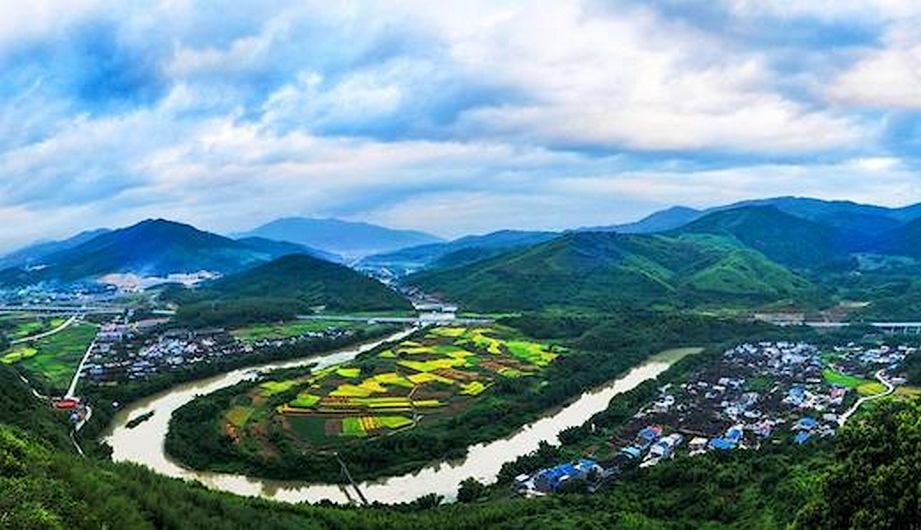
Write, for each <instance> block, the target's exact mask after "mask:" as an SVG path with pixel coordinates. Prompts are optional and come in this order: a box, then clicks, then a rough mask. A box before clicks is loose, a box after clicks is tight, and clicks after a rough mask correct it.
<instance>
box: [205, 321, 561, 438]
mask: <svg viewBox="0 0 921 530" xmlns="http://www.w3.org/2000/svg"><path fill="white" fill-rule="evenodd" d="M562 353H564V350H563V349H562V348H560V347H557V346H549V345H546V344H540V343H535V342H530V341H527V340H524V339H521V338H520V337H517V336H514V335H513V333H512V332H511V330H508V329H504V328H500V327H498V326H496V327H436V328H431V329H429V330H427V331H425V332H421V333H420V334H417V335H415V336H413V340H406V341H403V342H401V343H399V344H397V345H395V346H392V347H391V348H389V349H379V350H376V351H373V352H369V353H367V354H364V355H362V356H361V357H359V358H358V359H356V360H355V361H353V362H350V363H347V364H343V365H338V366H331V367H329V368H325V369H323V370H319V371H316V372H312V373H308V374H304V375H302V376H296V377H292V378H287V379H271V380H266V381H262V382H261V383H259V384H258V385H256V386H254V387H252V388H251V389H250V390H249V391H247V392H246V393H245V394H244V395H240V396H237V398H235V399H234V406H233V407H232V408H231V409H229V410H228V411H227V412H226V414H225V416H224V421H223V423H224V430H225V432H227V433H228V434H230V435H231V437H232V438H234V440H235V441H236V442H237V443H238V444H243V445H246V446H250V448H251V449H252V448H256V447H262V448H263V452H264V451H265V450H266V446H267V445H272V444H271V442H270V441H269V438H270V437H269V436H268V435H267V433H274V435H275V436H277V434H278V433H279V432H280V433H281V434H283V435H284V436H285V437H286V439H288V440H289V441H290V442H293V443H295V444H297V445H298V446H300V447H302V448H303V449H307V448H315V449H322V448H328V447H334V446H336V445H338V444H341V443H348V442H349V441H352V440H356V439H364V438H368V437H374V436H379V435H385V434H389V433H393V432H397V431H401V430H404V429H410V428H412V427H414V426H415V425H417V424H419V423H420V422H428V421H433V420H434V419H437V418H438V417H447V416H450V415H453V414H457V413H458V412H460V411H462V410H464V409H465V408H466V407H467V406H469V404H471V403H473V402H474V401H475V400H477V399H480V398H481V397H482V396H484V395H486V394H488V393H489V390H490V388H491V387H492V386H493V385H495V384H497V383H498V382H500V381H502V380H505V379H518V378H539V377H540V374H541V372H542V371H543V369H544V368H545V367H546V366H548V365H549V364H550V363H552V362H554V360H555V359H556V358H557V357H558V356H559V355H560V354H562ZM276 439H277V438H276Z"/></svg>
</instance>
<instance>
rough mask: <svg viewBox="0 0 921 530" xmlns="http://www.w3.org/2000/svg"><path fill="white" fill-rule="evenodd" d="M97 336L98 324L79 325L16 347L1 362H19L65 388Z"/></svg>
mask: <svg viewBox="0 0 921 530" xmlns="http://www.w3.org/2000/svg"><path fill="white" fill-rule="evenodd" d="M58 325H60V324H58ZM95 336H96V328H95V327H93V326H91V325H89V324H76V325H73V326H71V327H69V328H67V329H65V330H63V331H61V332H60V333H56V334H54V335H51V336H48V337H45V338H43V339H39V340H37V341H35V342H33V343H30V344H29V345H17V346H14V347H13V348H12V350H11V351H10V352H8V353H6V354H5V355H4V356H3V357H2V358H0V362H3V363H5V364H13V363H17V364H18V365H19V366H22V367H23V368H25V369H26V370H27V371H29V372H31V373H32V374H34V376H35V377H37V378H40V379H43V380H45V381H47V383H48V384H49V385H50V386H51V387H52V388H53V389H55V390H56V391H64V390H66V389H67V386H68V385H69V384H70V381H71V379H72V378H73V376H74V373H75V372H76V371H77V367H78V366H79V364H80V359H82V358H83V354H84V353H86V349H87V348H88V347H89V345H90V344H91V343H92V342H93V339H94V338H95Z"/></svg>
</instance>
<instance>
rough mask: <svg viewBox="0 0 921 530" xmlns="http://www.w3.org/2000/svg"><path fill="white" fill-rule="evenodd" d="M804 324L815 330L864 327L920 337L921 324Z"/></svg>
mask: <svg viewBox="0 0 921 530" xmlns="http://www.w3.org/2000/svg"><path fill="white" fill-rule="evenodd" d="M804 324H805V325H807V326H809V327H812V328H816V329H839V328H846V327H849V326H860V325H865V326H873V327H874V328H878V329H881V330H882V331H884V332H886V333H893V334H895V333H902V334H905V335H921V322H804Z"/></svg>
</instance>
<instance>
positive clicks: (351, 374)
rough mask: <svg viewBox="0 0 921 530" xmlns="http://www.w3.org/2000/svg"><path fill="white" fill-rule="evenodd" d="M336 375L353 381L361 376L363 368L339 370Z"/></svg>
mask: <svg viewBox="0 0 921 530" xmlns="http://www.w3.org/2000/svg"><path fill="white" fill-rule="evenodd" d="M336 375H339V376H342V377H346V378H348V379H353V378H355V377H358V376H360V375H361V368H345V367H343V368H337V369H336Z"/></svg>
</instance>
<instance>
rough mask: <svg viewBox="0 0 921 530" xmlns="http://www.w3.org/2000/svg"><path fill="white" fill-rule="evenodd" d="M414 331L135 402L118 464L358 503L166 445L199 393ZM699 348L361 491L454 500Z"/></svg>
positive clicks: (340, 358)
mask: <svg viewBox="0 0 921 530" xmlns="http://www.w3.org/2000/svg"><path fill="white" fill-rule="evenodd" d="M413 331H414V330H412V329H410V330H406V331H403V332H400V333H397V334H395V335H392V336H390V337H388V338H386V339H384V340H382V341H376V342H373V343H369V344H365V345H362V346H360V347H356V348H353V349H348V350H343V351H339V352H334V353H330V354H326V355H320V356H315V357H310V358H305V359H299V360H294V361H284V362H277V363H271V364H268V365H264V366H260V367H256V368H248V369H241V370H235V371H233V372H228V373H226V374H222V375H218V376H215V377H211V378H208V379H203V380H201V381H195V382H192V383H186V384H183V385H179V386H177V387H174V388H172V389H170V390H168V391H166V392H162V393H160V394H156V395H153V396H150V397H148V398H146V399H143V400H140V401H137V402H135V403H132V404H131V405H129V406H128V407H126V408H125V409H123V410H121V411H120V412H119V413H118V414H116V416H115V418H114V419H113V421H112V425H111V426H110V427H109V430H108V431H107V433H106V434H105V436H104V438H105V441H106V442H108V443H109V445H111V446H112V450H113V452H112V458H113V460H115V461H125V462H135V463H138V464H142V465H145V466H147V467H149V468H151V469H153V470H154V471H156V472H158V473H161V474H163V475H167V476H170V477H176V478H182V479H191V480H196V481H199V482H201V483H202V484H204V485H206V486H208V487H210V488H213V489H217V490H223V491H227V492H230V493H235V494H238V495H245V496H259V497H265V498H269V499H274V500H278V501H284V502H304V501H307V502H319V501H322V500H329V501H332V502H335V503H339V504H346V503H351V502H355V501H356V500H357V499H355V498H354V497H355V494H354V490H351V489H347V488H345V487H344V486H342V485H338V484H315V483H305V482H287V481H277V480H267V479H260V478H253V477H247V476H244V475H234V474H227V473H212V472H207V471H195V470H191V469H187V468H185V467H183V466H181V465H179V464H178V463H176V462H175V461H173V460H172V459H171V458H169V457H168V456H167V455H166V453H165V451H164V449H163V442H164V440H165V439H166V433H167V430H168V427H169V420H170V417H171V416H172V414H173V412H174V411H175V410H177V409H178V408H180V407H182V406H183V405H185V404H186V403H188V402H190V401H192V400H193V399H194V398H195V396H197V395H203V394H210V393H212V392H215V391H217V390H220V389H222V388H226V387H228V386H232V385H235V384H237V383H240V382H241V381H245V380H251V379H254V378H255V377H256V376H257V375H258V372H260V371H263V370H268V369H278V368H291V367H295V366H302V365H309V364H315V365H316V366H317V369H321V368H324V367H327V366H331V365H334V364H339V363H343V362H347V361H349V360H351V359H354V358H355V357H356V356H357V355H359V354H360V353H362V352H365V351H368V350H370V349H373V348H375V347H377V346H378V345H380V344H382V343H383V342H390V341H398V340H402V339H403V338H405V337H406V336H408V335H409V334H411V333H412V332H413ZM697 351H699V350H698V349H693V348H684V349H680V350H669V351H667V352H663V353H660V354H658V355H655V356H653V357H651V358H649V359H648V360H647V361H645V362H643V363H642V364H640V365H639V366H636V367H634V368H633V369H631V370H630V371H628V372H627V373H626V374H624V375H622V376H621V377H619V378H617V379H615V380H613V381H611V382H610V383H608V384H606V385H604V386H602V387H600V388H597V389H594V390H591V391H588V392H585V393H583V394H582V395H581V396H579V397H578V398H577V399H575V400H574V401H572V402H571V403H570V404H568V405H566V406H563V407H561V408H558V409H556V410H553V411H551V412H549V413H547V414H546V415H545V416H544V417H543V418H541V419H538V420H536V421H534V422H532V423H530V424H528V425H526V426H524V427H522V428H520V429H518V430H517V431H515V432H514V433H512V434H511V435H510V436H508V437H506V438H502V439H499V440H495V441H492V442H488V443H483V444H477V445H474V446H471V447H469V448H468V451H467V455H466V456H465V457H464V458H461V459H458V460H454V461H447V462H441V463H438V464H435V465H431V466H428V467H425V468H423V469H421V470H419V471H417V472H415V473H411V474H407V475H402V476H396V477H390V478H384V479H380V480H374V481H368V482H363V483H361V484H360V488H361V490H362V493H363V494H364V495H365V497H366V498H367V499H368V500H369V501H371V502H374V501H379V502H383V503H399V502H408V501H411V500H413V499H417V498H419V497H422V496H424V495H427V494H430V493H436V494H439V495H443V496H445V497H446V498H449V499H453V498H454V497H455V495H456V494H457V490H458V487H459V485H460V483H461V481H463V480H464V479H466V478H469V477H473V478H476V479H477V480H479V481H481V482H483V483H487V484H489V483H492V482H495V480H496V476H497V474H498V473H499V470H500V469H501V468H502V464H504V463H505V462H510V461H512V460H515V459H516V458H518V457H519V456H521V455H524V454H527V453H530V452H532V451H534V450H536V449H537V447H538V443H539V442H540V441H542V440H544V441H547V442H550V443H553V444H555V443H558V439H557V435H558V434H559V433H560V432H561V431H563V430H564V429H567V428H569V427H573V426H577V425H581V424H583V423H585V421H586V420H588V419H589V418H590V417H591V416H593V415H594V414H596V413H598V412H601V411H602V410H604V409H605V408H607V406H608V403H609V402H610V401H611V398H613V397H614V396H616V395H617V394H621V393H623V392H626V391H628V390H631V389H633V388H635V387H637V386H638V385H640V384H641V383H642V382H644V381H647V380H649V379H653V378H655V377H657V376H658V375H659V374H661V373H662V372H664V371H665V370H667V369H668V368H669V367H670V366H671V365H672V364H674V363H675V362H676V361H677V360H679V359H681V358H682V357H684V356H686V355H689V354H692V353H695V352H697ZM151 410H153V411H155V414H154V415H153V417H151V418H150V419H149V420H147V421H145V422H143V423H141V424H140V425H138V426H136V427H135V428H133V429H128V428H127V427H126V426H125V424H126V423H127V422H128V421H130V420H131V419H132V418H135V417H137V416H139V415H141V414H143V413H145V412H148V411H151Z"/></svg>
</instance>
